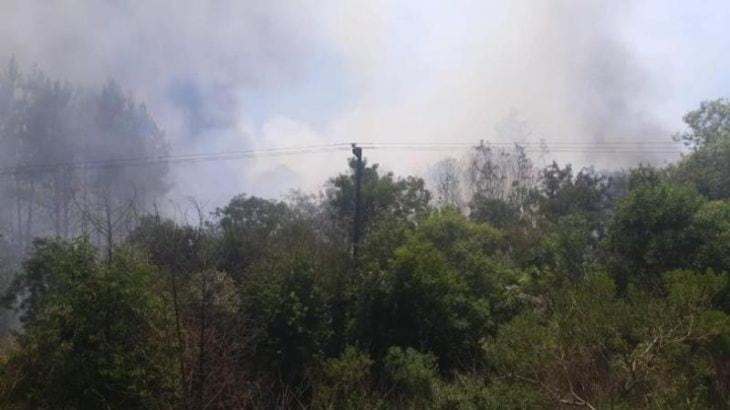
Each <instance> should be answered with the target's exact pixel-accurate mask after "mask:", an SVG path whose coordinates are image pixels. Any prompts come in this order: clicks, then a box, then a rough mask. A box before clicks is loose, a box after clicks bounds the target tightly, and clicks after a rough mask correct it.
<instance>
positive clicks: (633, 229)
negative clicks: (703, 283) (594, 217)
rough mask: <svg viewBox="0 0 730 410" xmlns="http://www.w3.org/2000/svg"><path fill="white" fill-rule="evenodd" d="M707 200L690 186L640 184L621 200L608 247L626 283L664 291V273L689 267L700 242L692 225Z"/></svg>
mask: <svg viewBox="0 0 730 410" xmlns="http://www.w3.org/2000/svg"><path fill="white" fill-rule="evenodd" d="M704 202H705V200H704V199H703V198H702V197H701V196H700V195H699V194H698V193H697V192H696V191H695V190H694V189H692V188H691V187H687V186H682V185H676V184H671V183H669V182H659V183H658V184H655V185H649V184H642V185H640V186H638V187H637V188H635V189H633V190H632V191H631V192H629V194H628V195H627V196H626V197H625V198H623V200H622V201H621V203H620V204H619V206H618V209H617V211H616V216H615V218H614V220H613V222H612V224H611V228H610V234H609V238H608V242H607V245H608V249H609V251H610V252H612V254H613V256H614V258H615V260H614V263H615V271H616V274H617V280H618V282H619V285H621V286H622V287H623V286H625V285H626V284H627V283H629V282H631V283H636V284H639V285H641V286H644V287H647V288H653V289H655V290H659V289H661V274H662V273H663V272H665V271H667V270H669V269H675V268H683V267H689V266H691V265H690V263H691V255H693V252H695V251H696V248H697V245H698V243H699V241H698V238H697V236H696V235H695V233H694V232H693V231H692V230H691V229H689V228H690V226H691V224H692V220H693V217H694V215H695V213H696V212H697V211H698V210H699V209H700V208H701V207H702V206H703V204H704Z"/></svg>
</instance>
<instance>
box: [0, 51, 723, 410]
mask: <svg viewBox="0 0 730 410" xmlns="http://www.w3.org/2000/svg"><path fill="white" fill-rule="evenodd" d="M0 85H1V87H0V88H1V90H2V95H0V114H1V115H2V117H1V118H0V146H1V149H0V155H2V156H3V158H2V164H3V167H2V169H3V170H4V172H3V174H2V178H3V179H2V182H1V184H2V185H1V189H2V196H0V201H2V206H1V207H0V224H1V225H0V226H1V227H2V233H3V236H2V238H0V240H1V241H2V242H0V274H2V275H3V278H4V279H5V288H4V289H3V293H4V297H3V302H4V305H5V306H6V307H7V308H8V309H14V310H13V312H16V313H17V315H18V320H19V322H20V324H19V325H17V326H15V327H14V328H13V329H12V330H11V329H9V326H4V327H3V329H2V330H3V333H2V339H1V340H2V342H1V344H0V403H2V405H3V407H5V408H18V409H23V408H182V409H188V408H190V409H193V408H195V409H201V408H302V407H304V408H437V409H454V408H457V409H479V408H569V407H586V408H595V409H597V408H697V409H705V408H716V409H722V408H727V407H728V406H730V317H729V316H728V314H730V283H729V281H728V271H729V270H730V256H729V255H730V188H729V187H730V182H729V181H730V168H728V164H730V125H728V124H730V102H728V101H727V100H715V101H710V102H706V103H702V104H701V105H700V107H699V108H698V109H697V110H696V111H692V112H690V113H689V114H687V116H686V117H685V121H686V122H687V125H688V131H686V132H684V133H680V134H678V135H677V136H676V138H678V139H679V140H681V141H684V142H686V144H687V146H688V147H689V151H688V153H687V154H686V155H685V156H684V157H682V159H681V160H679V161H678V162H676V163H674V164H669V165H667V166H664V167H650V166H639V167H636V168H634V169H631V170H628V171H625V172H612V173H611V174H607V173H602V172H599V171H597V170H595V169H592V168H583V169H574V168H573V167H572V166H571V165H570V164H558V163H555V162H553V163H551V164H549V165H547V166H546V167H538V166H536V165H535V163H534V162H533V161H532V159H531V158H530V157H529V155H528V154H527V152H526V151H525V150H524V149H523V147H521V146H520V145H519V144H517V145H516V146H515V147H514V149H512V148H510V149H503V148H497V147H493V146H490V145H489V144H488V143H486V142H483V143H481V144H479V145H476V146H475V147H474V148H473V149H472V150H471V151H470V153H469V156H468V157H467V161H465V162H458V161H454V160H447V161H445V162H442V163H441V165H439V166H438V170H439V173H438V174H437V178H436V185H435V186H434V188H433V192H432V191H431V190H430V187H429V186H427V184H426V183H425V182H424V180H423V179H422V178H420V177H417V176H406V177H400V176H396V175H393V174H392V173H387V172H383V171H382V170H381V168H380V167H379V166H378V165H377V164H371V163H367V162H366V163H365V164H364V166H363V170H362V192H361V210H362V212H361V214H362V219H361V223H362V231H363V235H362V238H361V241H360V243H359V244H358V245H359V253H358V258H357V260H353V257H352V247H353V223H354V222H355V221H354V206H355V197H356V193H355V186H356V183H355V173H356V169H357V168H356V164H355V162H354V161H350V162H349V164H346V163H343V168H344V169H345V171H343V173H341V174H339V175H336V176H333V177H332V178H330V179H329V180H328V181H327V185H326V189H325V191H324V192H323V193H321V194H320V195H308V194H302V193H294V194H292V195H290V196H289V197H287V198H285V199H284V200H270V199H265V198H258V197H253V196H248V195H246V194H240V195H238V196H235V197H234V198H232V199H231V200H230V201H229V202H228V203H227V204H226V205H224V206H222V207H220V208H219V209H216V210H215V211H213V212H211V213H206V212H204V211H202V210H201V209H200V208H198V209H197V211H198V215H199V219H198V221H197V223H195V224H187V223H181V222H177V221H174V220H172V219H168V218H166V217H165V215H162V214H160V213H159V212H155V211H156V209H155V207H154V204H155V200H156V199H157V198H159V197H160V196H162V195H164V193H165V190H166V189H167V187H168V181H167V179H166V178H165V175H166V168H165V167H164V166H159V167H157V166H151V167H137V166H122V165H123V164H120V166H119V167H114V168H113V169H107V168H90V169H84V168H81V169H79V168H77V167H74V166H72V165H73V164H78V163H84V162H88V161H96V160H99V159H123V158H141V157H155V156H161V155H164V153H165V152H166V143H165V140H164V138H163V134H162V132H161V130H160V129H159V128H158V127H157V126H156V125H155V122H154V120H153V118H152V117H151V116H150V115H149V113H147V112H146V110H145V109H144V106H143V105H140V104H137V103H135V102H133V101H132V100H131V99H130V98H129V97H127V96H125V94H124V93H123V92H122V91H121V90H120V88H119V87H118V86H116V85H114V84H113V83H110V84H109V85H107V86H105V87H104V88H102V89H101V90H82V89H76V88H74V87H73V86H71V85H66V84H62V83H58V82H55V81H52V80H49V79H48V78H46V76H45V75H44V74H43V73H41V72H40V71H37V70H36V71H33V72H32V73H31V74H22V73H20V72H19V71H18V69H17V68H16V67H15V65H14V64H13V63H11V64H10V65H9V67H8V68H7V69H6V71H5V73H4V74H3V75H2V77H1V78H0ZM50 165H54V166H53V167H49V166H50ZM348 165H349V166H348ZM44 166H48V169H45V168H44ZM4 323H5V324H6V325H8V324H9V323H7V322H4Z"/></svg>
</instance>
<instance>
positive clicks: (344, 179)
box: [327, 159, 431, 227]
mask: <svg viewBox="0 0 730 410" xmlns="http://www.w3.org/2000/svg"><path fill="white" fill-rule="evenodd" d="M356 167H357V162H356V161H355V160H354V159H352V160H351V161H350V169H351V173H350V174H340V175H338V176H337V177H335V178H332V179H330V181H329V184H330V189H329V191H328V192H327V201H328V204H329V207H330V209H331V212H332V214H333V216H334V217H335V218H337V219H339V220H340V221H342V222H343V223H344V224H346V225H347V226H348V227H349V226H351V224H352V220H353V217H354V211H355V207H354V204H355V169H356ZM361 192H362V196H361V201H362V202H361V204H362V205H361V207H360V209H361V212H362V216H361V217H362V221H363V226H364V227H369V226H370V225H371V224H373V223H374V222H376V221H377V219H378V218H381V217H384V216H386V215H395V216H398V217H401V218H403V217H408V216H412V215H416V214H418V213H421V212H423V211H425V210H426V209H428V204H429V201H430V200H431V193H430V192H429V191H428V190H427V189H426V186H425V182H424V181H423V179H421V178H416V177H408V178H395V176H394V175H393V173H391V172H389V173H386V174H384V175H381V173H380V172H379V171H378V165H377V164H375V165H372V166H367V164H363V169H362V187H361Z"/></svg>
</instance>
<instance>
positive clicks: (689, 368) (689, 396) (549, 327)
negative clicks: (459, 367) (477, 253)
mask: <svg viewBox="0 0 730 410" xmlns="http://www.w3.org/2000/svg"><path fill="white" fill-rule="evenodd" d="M664 281H665V282H666V284H667V290H668V296H667V297H655V296H652V295H649V294H646V293H642V292H636V293H632V294H630V295H629V297H628V298H621V297H618V296H617V292H616V288H615V286H614V284H613V282H612V281H611V279H610V278H609V277H608V276H607V275H605V274H598V275H593V276H591V277H589V278H588V280H587V281H584V282H580V283H577V284H574V285H572V286H569V287H567V288H565V289H563V290H560V291H558V292H556V293H555V294H554V296H553V298H552V301H551V302H552V303H551V308H550V309H549V310H548V311H545V312H540V311H527V312H525V313H522V314H520V315H518V316H517V317H515V318H514V319H513V320H512V321H511V322H510V323H509V324H507V325H506V326H504V327H503V328H501V329H500V331H499V335H498V336H497V337H495V338H492V339H489V340H488V341H487V342H486V343H485V345H484V346H485V351H486V354H487V358H488V360H489V361H490V363H492V364H493V365H494V374H493V377H495V378H507V379H508V380H511V381H512V383H513V384H515V385H517V386H525V387H530V388H532V389H533V391H535V392H537V393H538V394H539V395H541V396H542V398H543V403H544V404H545V405H547V406H548V407H553V406H562V405H572V406H584V407H587V408H603V407H606V406H609V407H610V406H619V407H631V408H636V407H644V406H647V405H649V403H651V404H652V405H658V406H659V407H664V406H668V407H672V406H674V405H675V404H677V403H680V402H681V403H682V405H681V406H683V407H684V406H686V407H690V408H711V407H712V403H716V404H721V403H723V402H726V400H727V394H728V391H727V385H726V384H725V382H724V381H721V380H723V378H724V377H726V374H725V370H724V365H725V362H726V359H723V358H722V357H721V356H717V355H716V353H715V352H718V350H717V348H716V347H715V346H716V345H717V344H718V343H723V340H725V341H726V340H727V337H728V335H730V333H728V332H730V327H729V325H730V317H728V316H727V315H726V314H724V313H722V312H719V311H716V310H712V308H711V303H712V299H713V297H714V295H715V294H717V292H718V291H719V290H720V289H722V288H723V287H724V286H725V284H726V282H727V276H726V275H717V274H713V273H711V272H708V273H704V274H701V273H696V272H692V271H673V272H671V273H668V274H667V275H665V278H664ZM597 301H600V303H597Z"/></svg>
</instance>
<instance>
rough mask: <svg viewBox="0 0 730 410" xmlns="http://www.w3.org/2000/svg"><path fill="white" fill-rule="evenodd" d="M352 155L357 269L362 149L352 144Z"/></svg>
mask: <svg viewBox="0 0 730 410" xmlns="http://www.w3.org/2000/svg"><path fill="white" fill-rule="evenodd" d="M352 154H353V155H354V156H355V158H356V159H357V165H356V168H355V215H354V218H353V221H352V222H353V231H352V260H353V264H354V265H355V266H356V267H357V263H358V245H359V243H360V230H361V226H360V225H361V224H362V221H361V215H360V213H361V211H360V208H361V204H360V202H361V195H362V194H361V190H362V148H361V147H358V146H357V145H355V144H352Z"/></svg>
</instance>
